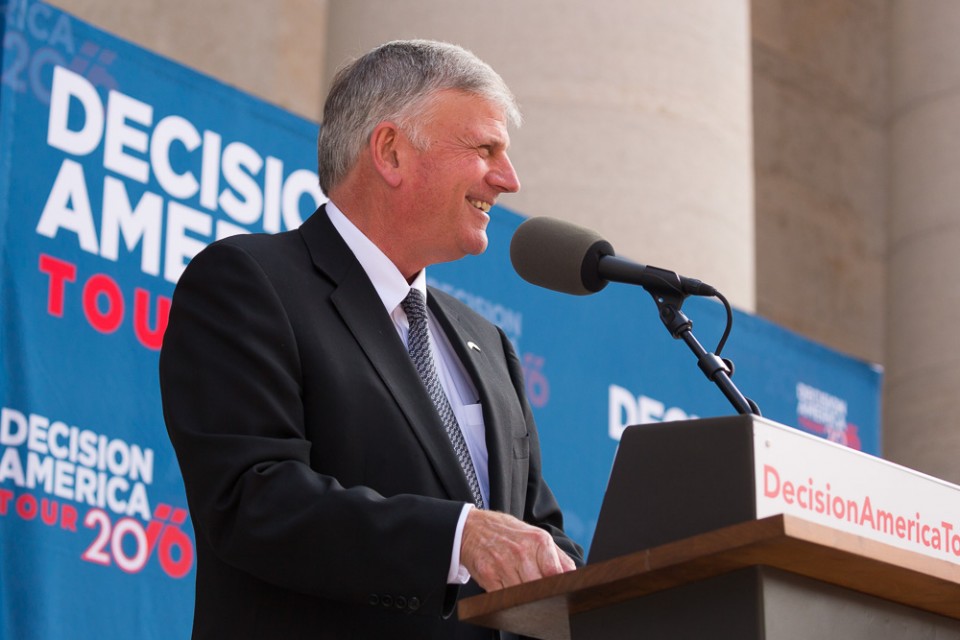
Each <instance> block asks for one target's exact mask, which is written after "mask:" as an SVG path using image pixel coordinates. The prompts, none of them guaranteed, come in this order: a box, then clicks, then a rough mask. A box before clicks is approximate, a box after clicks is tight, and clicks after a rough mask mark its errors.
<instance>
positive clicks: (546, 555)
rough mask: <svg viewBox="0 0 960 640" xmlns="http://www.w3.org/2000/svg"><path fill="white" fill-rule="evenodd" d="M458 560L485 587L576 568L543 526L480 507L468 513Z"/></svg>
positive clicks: (532, 578)
mask: <svg viewBox="0 0 960 640" xmlns="http://www.w3.org/2000/svg"><path fill="white" fill-rule="evenodd" d="M460 564H462V565H463V566H464V567H466V568H467V570H468V571H469V572H470V575H471V576H472V577H473V579H474V580H476V581H477V584H479V585H480V586H481V587H483V588H484V589H485V590H486V591H495V590H496V589H502V588H504V587H511V586H513V585H516V584H520V583H521V582H529V581H530V580H536V579H538V578H545V577H548V576H553V575H557V574H558V573H563V572H565V571H573V570H574V569H576V565H574V563H573V560H571V559H570V556H568V555H567V554H566V553H564V552H563V551H562V550H561V549H560V548H559V547H558V546H557V545H556V543H555V542H554V541H553V538H552V537H550V534H549V533H547V532H546V531H544V530H543V529H539V528H537V527H533V526H530V525H528V524H526V523H525V522H522V521H520V520H517V519H516V518H514V517H513V516H511V515H507V514H505V513H498V512H496V511H483V510H480V509H471V510H470V513H469V514H468V515H467V521H466V523H465V524H464V527H463V541H462V544H461V547H460Z"/></svg>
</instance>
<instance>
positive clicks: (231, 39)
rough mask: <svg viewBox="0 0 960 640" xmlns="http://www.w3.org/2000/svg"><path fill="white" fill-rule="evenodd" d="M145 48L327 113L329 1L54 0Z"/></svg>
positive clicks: (285, 103) (274, 98) (308, 112)
mask: <svg viewBox="0 0 960 640" xmlns="http://www.w3.org/2000/svg"><path fill="white" fill-rule="evenodd" d="M51 4H54V5H56V6H58V7H60V8H62V9H63V10H65V11H67V12H69V13H72V14H73V15H75V16H77V17H78V18H80V19H81V20H85V21H87V22H90V23H92V24H94V25H96V26H97V27H98V28H100V29H104V30H106V31H109V32H110V33H113V34H115V35H118V36H120V37H121V38H124V39H126V40H131V41H133V42H134V43H136V44H138V45H139V46H141V47H144V48H146V49H149V50H151V51H154V52H156V53H159V54H160V55H164V56H167V57H169V58H172V59H174V60H176V61H177V62H180V63H182V64H185V65H187V66H189V67H192V68H194V69H197V70H198V71H202V72H203V73H206V74H208V75H211V76H213V77H215V78H217V79H218V80H221V81H223V82H226V83H227V84H230V85H233V86H235V87H237V88H239V89H242V90H243V91H246V92H248V93H252V94H254V95H256V96H259V97H260V98H263V99H264V100H266V101H268V102H272V103H274V104H276V105H279V106H281V107H283V108H284V109H288V110H290V111H293V112H294V113H297V114H299V115H302V116H304V117H307V118H310V119H313V120H318V119H319V118H320V107H321V104H322V103H321V100H320V86H321V84H320V80H321V70H322V69H323V65H324V61H323V52H324V50H325V41H324V37H325V34H326V13H327V0H271V1H270V2H263V1H262V0H203V2H196V1H195V0H122V1H120V2H111V1H105V0H52V2H51Z"/></svg>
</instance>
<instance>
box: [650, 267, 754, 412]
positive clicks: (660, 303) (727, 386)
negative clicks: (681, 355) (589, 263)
mask: <svg viewBox="0 0 960 640" xmlns="http://www.w3.org/2000/svg"><path fill="white" fill-rule="evenodd" d="M641 286H643V288H644V289H645V290H646V291H647V293H649V294H650V295H651V296H652V297H653V301H654V302H655V303H656V304H657V310H658V311H659V312H660V321H661V322H663V325H664V326H665V327H666V328H667V331H669V332H670V335H671V336H673V338H675V339H681V340H683V341H684V342H685V343H686V344H687V346H688V347H690V350H691V351H692V352H693V354H694V355H695V356H696V357H697V366H699V367H700V370H701V371H703V374H704V375H705V376H707V379H708V380H710V381H712V382H713V383H714V384H715V385H717V387H718V388H719V389H720V391H721V392H722V393H723V395H724V396H726V398H727V400H729V401H730V404H732V405H733V408H734V409H736V410H737V413H739V414H741V415H747V414H753V415H756V416H759V415H761V414H760V408H759V407H758V406H757V404H756V403H755V402H753V401H752V400H750V399H749V398H747V397H746V396H744V395H743V394H742V393H740V390H739V389H737V386H736V385H735V384H734V383H733V380H731V379H730V376H731V375H733V367H732V363H730V364H729V365H728V364H727V362H728V361H725V360H724V359H722V358H720V356H717V355H715V354H713V353H710V352H708V351H707V350H706V349H704V348H703V345H701V344H700V342H699V341H698V340H697V339H696V337H695V336H694V335H693V322H692V321H691V320H690V319H689V318H688V317H687V316H686V315H685V314H684V313H683V311H681V310H680V308H681V307H682V306H683V301H684V300H686V299H687V294H685V293H683V292H682V291H681V290H680V288H679V287H677V286H675V285H674V284H672V283H671V282H670V281H669V279H664V280H663V281H662V282H661V283H654V282H645V283H643V284H642V285H641Z"/></svg>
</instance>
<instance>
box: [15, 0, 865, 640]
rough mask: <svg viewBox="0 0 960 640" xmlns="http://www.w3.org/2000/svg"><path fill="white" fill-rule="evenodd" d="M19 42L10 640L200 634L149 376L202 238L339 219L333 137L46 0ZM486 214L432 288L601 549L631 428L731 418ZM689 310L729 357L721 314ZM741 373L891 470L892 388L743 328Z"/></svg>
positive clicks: (664, 354) (171, 461) (754, 389)
mask: <svg viewBox="0 0 960 640" xmlns="http://www.w3.org/2000/svg"><path fill="white" fill-rule="evenodd" d="M3 34H4V40H3V52H2V56H3V64H2V68H3V75H2V85H0V87H2V89H0V351H2V354H3V358H2V361H3V365H2V369H0V638H11V639H14V638H16V639H18V640H20V639H28V638H44V639H49V638H78V637H82V638H86V637H90V638H92V637H96V638H103V639H109V638H117V639H119V638H131V637H135V638H185V637H189V629H190V622H191V618H192V602H193V581H194V574H195V567H194V560H195V558H194V537H193V536H194V532H193V530H192V527H191V525H190V520H189V517H188V513H187V509H186V500H185V497H184V492H183V485H182V480H181V478H180V475H179V471H178V467H177V463H176V459H175V457H174V454H173V451H172V449H171V447H170V444H169V441H168V439H167V435H166V430H165V428H164V425H163V420H162V415H161V410H160V397H159V390H158V385H157V374H156V371H157V356H158V349H159V347H160V344H161V340H162V336H163V332H164V329H165V327H166V319H167V314H168V312H169V306H170V297H171V295H172V291H173V288H174V285H175V283H176V281H177V279H178V277H179V276H180V274H181V273H182V271H183V268H184V265H185V264H186V263H187V262H188V261H189V260H190V258H191V257H192V256H193V255H195V254H196V253H197V252H198V251H199V250H200V249H201V248H202V247H204V246H205V245H206V244H208V243H210V242H212V241H213V240H215V239H216V238H219V237H224V236H226V235H231V234H234V233H247V232H267V233H274V232H278V231H281V230H285V229H292V228H295V227H297V226H298V225H299V224H300V222H301V221H302V220H303V219H304V218H305V217H306V216H307V215H309V214H310V213H311V212H312V211H313V210H314V209H315V208H316V207H317V206H318V204H320V203H322V202H323V200H324V196H323V194H322V193H321V192H320V189H319V187H318V186H317V179H316V172H315V162H316V161H315V141H316V133H317V125H316V124H315V123H311V122H308V121H306V120H303V119H301V118H298V117H295V116H293V115H291V114H289V113H286V112H284V111H282V110H280V109H278V108H275V107H273V106H271V105H269V104H266V103H264V102H262V101H260V100H257V99H254V98H252V97H250V96H247V95H245V94H242V93H241V92H239V91H236V90H234V89H232V88H230V87H228V86H225V85H223V84H221V83H219V82H217V81H215V80H213V79H211V78H209V77H205V76H203V75H200V74H198V73H196V72H193V71H191V70H189V69H186V68H184V67H182V66H180V65H177V64H175V63H172V62H170V61H168V60H166V59H163V58H161V57H158V56H156V55H153V54H151V53H149V52H146V51H144V50H142V49H140V48H138V47H135V46H133V45H131V44H129V43H126V42H124V41H121V40H119V39H117V38H114V37H112V36H110V35H108V34H105V33H103V32H101V31H99V30H97V29H95V28H93V27H91V26H90V25H87V24H85V23H83V22H81V21H79V20H77V19H76V18H73V17H72V16H70V15H68V14H65V13H63V12H61V11H59V10H58V9H55V8H53V7H51V6H49V5H46V4H44V3H41V2H35V1H33V0H15V1H13V2H11V3H9V4H7V5H5V7H4V12H3ZM492 216H493V222H492V223H491V226H490V230H489V235H490V249H489V250H488V251H487V253H486V254H484V255H483V256H480V257H477V258H468V259H465V260H462V261H459V262H456V263H451V264H446V265H439V266H437V267H435V268H431V269H430V270H429V280H430V282H431V284H432V285H433V286H435V287H439V288H441V289H444V290H446V291H448V292H450V293H452V294H453V295H454V296H456V297H458V298H460V299H461V300H463V301H464V302H466V303H467V304H468V305H470V306H471V307H473V308H475V309H477V310H478V311H479V312H480V313H482V314H483V315H485V316H486V317H488V318H490V319H491V320H492V321H494V322H496V323H497V324H499V325H500V326H502V327H503V328H504V330H505V331H506V333H507V335H509V336H510V337H511V339H512V340H513V341H514V343H515V344H516V345H517V348H518V353H519V354H520V356H521V358H522V361H523V364H524V368H525V371H526V374H527V390H528V395H529V397H530V400H531V403H532V405H533V407H534V410H535V413H536V417H537V421H538V424H539V426H540V431H541V439H542V446H543V449H544V460H545V475H546V477H547V480H548V481H549V483H550V484H551V486H552V488H553V489H554V491H555V493H556V494H557V496H558V499H559V501H560V503H561V506H562V507H563V508H564V511H565V513H566V516H567V522H568V529H569V531H570V533H571V535H572V536H573V537H574V538H576V539H577V540H578V541H579V542H581V543H582V544H584V545H587V546H588V545H589V542H590V539H591V536H592V533H593V530H594V527H595V524H596V518H597V514H598V513H599V508H600V501H601V500H602V496H603V491H604V488H605V485H606V480H607V474H608V472H609V469H610V465H611V463H612V460H613V456H614V455H615V452H616V447H617V442H618V439H619V435H620V433H621V432H622V430H623V428H624V427H625V426H627V425H628V424H633V423H638V422H650V421H666V420H672V419H683V418H687V417H691V416H714V415H724V414H729V413H731V412H732V409H731V407H730V406H729V404H728V403H727V401H726V400H725V399H724V398H723V396H722V395H721V394H720V392H719V391H718V390H717V389H716V388H715V387H713V385H712V384H711V383H710V382H709V381H707V380H706V379H705V378H704V376H703V374H701V373H700V371H699V369H698V368H697V366H696V361H695V359H694V358H693V356H692V355H691V354H690V352H689V351H688V350H687V349H686V347H685V346H684V345H683V344H682V343H680V342H677V341H675V340H673V339H672V338H670V336H669V335H668V334H667V332H666V331H665V330H664V328H663V327H662V326H661V324H660V322H659V320H658V316H657V311H656V307H655V306H654V303H653V301H652V300H651V299H650V297H649V296H648V295H647V294H646V293H645V292H644V291H643V290H641V289H637V288H631V287H626V286H621V285H611V286H609V287H608V288H607V289H605V290H604V291H602V292H601V293H599V294H597V295H595V296H591V297H586V298H576V297H569V296H563V295H561V294H556V293H552V292H549V291H545V290H542V289H537V288H535V287H533V286H531V285H529V284H526V283H524V282H523V281H521V280H520V279H519V277H518V276H516V275H515V274H514V272H513V270H512V268H511V267H510V263H509V259H508V247H509V242H510V238H511V236H512V234H513V231H514V230H515V229H516V227H517V226H518V225H519V224H520V222H522V220H523V217H522V216H519V215H517V214H515V213H511V212H510V211H508V210H506V209H503V208H497V209H495V210H494V212H493V214H492ZM664 266H669V265H664ZM698 275H701V276H702V277H704V278H705V279H707V280H709V274H698ZM684 310H685V311H686V312H687V315H688V316H690V318H691V319H692V320H693V321H694V331H695V333H696V335H697V336H698V338H699V339H700V340H701V342H703V343H704V345H705V346H706V347H707V348H708V349H712V348H713V345H714V344H715V343H716V340H717V339H718V338H719V336H720V334H721V332H722V330H723V322H724V313H723V309H722V307H721V306H720V305H718V304H716V303H715V302H713V301H710V300H704V299H690V300H688V302H687V303H686V305H685V307H684ZM724 355H725V356H728V357H731V358H732V359H733V360H734V361H735V363H736V364H737V372H736V374H735V376H734V381H735V382H736V383H737V384H738V385H739V387H740V388H741V390H742V391H743V392H744V393H745V394H746V395H748V396H749V397H751V398H753V399H754V400H755V401H756V402H757V403H758V404H759V405H760V407H761V408H762V409H763V411H764V414H765V415H766V416H768V417H770V418H772V419H773V420H777V421H779V422H782V423H784V424H788V425H792V426H796V427H798V428H802V429H805V430H808V431H812V432H814V433H819V434H820V435H822V436H823V437H829V438H831V439H833V440H837V441H841V442H844V443H846V444H848V445H849V446H852V447H854V448H858V449H862V450H864V451H867V452H872V453H877V452H878V451H879V447H880V443H879V421H880V419H879V385H880V373H879V371H878V370H877V369H876V368H874V367H872V366H870V365H868V364H865V363H862V362H858V361H855V360H852V359H850V358H847V357H845V356H843V355H840V354H838V353H835V352H833V351H830V350H828V349H825V348H823V347H820V346H818V345H815V344H813V343H811V342H809V341H807V340H805V339H803V338H801V337H799V336H796V335H794V334H791V333H789V332H787V331H784V330H783V329H780V328H778V327H776V326H773V325H771V324H770V323H768V322H765V321H763V320H761V319H758V318H755V317H752V316H750V315H748V314H744V313H736V320H735V328H734V332H733V336H732V338H731V340H730V342H729V345H728V347H727V348H726V350H725V352H724Z"/></svg>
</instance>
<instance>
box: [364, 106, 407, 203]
mask: <svg viewBox="0 0 960 640" xmlns="http://www.w3.org/2000/svg"><path fill="white" fill-rule="evenodd" d="M403 142H404V137H403V134H402V133H400V128H399V127H397V125H396V124H394V123H393V122H390V121H384V122H381V123H380V124H378V125H377V126H376V127H375V128H374V130H373V133H372V134H370V158H371V160H372V161H373V166H374V168H376V170H377V173H379V174H380V176H381V177H382V178H383V179H384V181H385V182H386V183H387V184H388V185H390V186H391V187H398V186H400V182H401V179H402V176H401V171H400V158H401V156H402V149H401V146H402V145H403Z"/></svg>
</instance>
